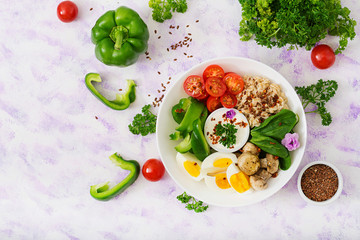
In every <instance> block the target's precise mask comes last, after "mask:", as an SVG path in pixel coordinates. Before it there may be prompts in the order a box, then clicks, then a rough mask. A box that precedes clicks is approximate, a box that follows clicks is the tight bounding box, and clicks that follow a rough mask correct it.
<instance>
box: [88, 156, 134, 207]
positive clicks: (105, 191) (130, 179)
mask: <svg viewBox="0 0 360 240" xmlns="http://www.w3.org/2000/svg"><path fill="white" fill-rule="evenodd" d="M109 158H110V160H112V161H113V163H114V164H115V165H116V166H119V167H121V168H122V169H124V170H129V171H130V173H129V174H128V175H127V176H126V178H124V179H123V180H122V181H121V182H120V183H118V184H117V185H115V186H114V187H113V188H109V182H106V183H101V184H97V185H93V186H91V187H90V194H91V196H92V197H94V198H95V199H97V200H109V199H111V198H113V197H115V196H116V195H118V194H120V193H122V192H123V191H125V189H127V188H128V187H129V186H130V185H131V184H133V183H134V182H135V180H136V179H137V178H138V176H139V174H140V165H139V163H138V162H137V161H135V160H125V159H123V158H122V157H121V156H119V155H118V154H117V153H114V154H113V155H111V156H110V157H109Z"/></svg>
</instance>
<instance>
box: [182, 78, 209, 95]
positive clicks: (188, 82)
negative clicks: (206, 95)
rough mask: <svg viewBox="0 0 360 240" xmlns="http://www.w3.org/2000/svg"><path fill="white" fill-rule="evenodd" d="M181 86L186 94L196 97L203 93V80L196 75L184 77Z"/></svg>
mask: <svg viewBox="0 0 360 240" xmlns="http://www.w3.org/2000/svg"><path fill="white" fill-rule="evenodd" d="M183 87H184V90H185V92H186V94H187V95H189V96H191V97H194V98H197V97H199V96H200V95H203V90H204V80H203V79H202V78H201V77H200V76H198V75H190V76H188V77H187V78H186V79H185V81H184V85H183Z"/></svg>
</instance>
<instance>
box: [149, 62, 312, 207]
mask: <svg viewBox="0 0 360 240" xmlns="http://www.w3.org/2000/svg"><path fill="white" fill-rule="evenodd" d="M210 64H218V65H220V66H221V67H222V68H223V69H224V71H225V72H235V73H237V74H240V75H241V76H243V75H253V76H255V75H256V76H262V77H266V78H268V79H270V80H271V81H272V82H273V83H276V84H279V85H280V86H281V89H282V91H283V92H284V93H285V95H286V96H287V98H288V106H289V108H290V109H291V110H292V111H293V112H295V113H296V114H297V115H298V116H299V122H298V124H297V125H296V126H295V128H294V131H295V132H296V133H298V134H299V137H300V139H299V140H300V144H301V147H300V148H298V149H296V150H295V151H292V152H290V155H291V159H292V164H291V167H290V168H289V169H288V170H286V171H281V170H279V174H278V176H277V177H276V178H271V179H270V180H269V182H268V188H267V189H265V190H263V191H254V192H252V193H245V194H238V193H230V194H226V193H224V194H219V192H217V191H214V190H212V189H210V188H208V187H207V186H206V185H205V183H204V181H200V182H196V181H194V180H193V179H191V178H190V177H188V176H186V175H185V174H184V173H183V172H182V171H181V169H180V168H179V167H178V165H177V163H176V159H175V157H176V153H177V152H176V150H175V149H174V147H175V146H176V145H177V144H178V143H179V142H178V141H172V140H170V138H169V135H170V134H172V133H174V132H175V128H176V127H177V126H178V124H177V123H176V122H175V121H174V120H173V118H172V115H171V108H172V107H173V106H174V105H175V104H177V103H178V102H179V100H180V99H181V98H183V97H188V95H187V94H186V93H185V91H184V90H183V82H184V80H185V79H186V77H188V76H189V75H192V74H195V75H200V76H202V73H203V71H204V69H205V68H206V67H207V66H208V65H210ZM156 129H157V131H156V141H157V147H158V150H159V153H160V157H161V160H162V161H163V163H164V165H165V168H166V170H167V172H168V173H169V175H170V176H171V177H172V179H173V180H174V181H175V182H176V183H177V184H178V185H179V186H180V187H182V188H183V189H184V191H186V192H187V193H188V194H189V195H192V196H194V197H195V198H197V199H199V200H201V201H203V202H205V203H207V204H210V205H217V206H222V207H236V206H246V205H250V204H254V203H257V202H260V201H262V200H264V199H267V198H269V197H270V196H271V195H273V194H274V193H276V192H277V191H279V190H280V189H281V188H282V187H283V186H284V185H285V184H286V183H287V182H288V181H289V180H290V178H291V177H292V176H293V175H294V173H295V171H296V169H297V168H298V166H299V164H300V162H301V159H302V157H303V155H304V151H305V145H306V138H307V128H306V118H305V113H304V109H303V107H302V105H301V101H300V99H299V97H298V96H297V94H296V92H295V90H294V89H293V87H292V86H291V85H290V84H289V82H288V81H287V80H286V79H285V78H284V77H283V76H282V75H281V74H280V73H278V72H277V71H275V70H274V69H272V68H271V67H269V66H267V65H265V64H263V63H261V62H258V61H255V60H252V59H248V58H241V57H226V58H217V59H212V60H208V61H206V62H203V63H200V64H198V65H196V66H194V67H193V68H191V69H190V70H188V71H186V72H185V73H184V74H183V75H182V76H181V77H180V78H179V79H177V81H176V82H175V83H174V84H173V86H172V87H171V88H170V89H169V90H168V91H167V93H166V96H165V97H164V98H163V101H162V104H161V106H160V109H159V112H158V117H157V123H156Z"/></svg>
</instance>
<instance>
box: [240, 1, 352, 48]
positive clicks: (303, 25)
mask: <svg viewBox="0 0 360 240" xmlns="http://www.w3.org/2000/svg"><path fill="white" fill-rule="evenodd" d="M239 2H240V4H241V6H242V20H241V22H240V29H239V35H240V39H241V40H243V41H248V40H250V39H251V38H252V37H253V35H254V36H255V41H256V42H257V43H258V44H259V45H262V46H266V47H268V48H272V47H279V48H281V47H283V46H285V45H287V44H289V45H290V49H294V48H298V47H305V49H306V50H310V49H311V48H312V47H314V45H315V44H316V43H318V42H319V41H320V40H321V39H324V38H325V37H326V36H327V35H328V34H329V35H333V36H338V37H339V38H340V39H339V47H338V48H337V49H336V50H335V54H338V53H341V52H342V51H343V50H344V49H345V47H346V46H347V45H348V40H349V39H350V40H352V39H354V37H355V35H356V34H355V25H356V21H355V20H353V19H352V18H350V16H349V15H350V10H349V9H348V8H346V7H341V2H340V0H325V1H323V0H291V1H289V0H239Z"/></svg>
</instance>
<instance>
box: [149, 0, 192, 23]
mask: <svg viewBox="0 0 360 240" xmlns="http://www.w3.org/2000/svg"><path fill="white" fill-rule="evenodd" d="M149 7H150V8H152V9H153V11H152V18H153V19H154V20H155V21H157V22H161V23H162V22H164V21H165V20H167V19H171V18H172V13H173V12H179V13H184V12H186V10H187V3H186V0H150V1H149Z"/></svg>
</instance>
